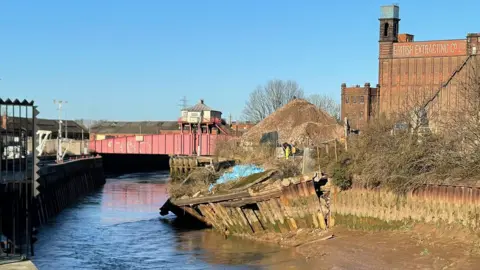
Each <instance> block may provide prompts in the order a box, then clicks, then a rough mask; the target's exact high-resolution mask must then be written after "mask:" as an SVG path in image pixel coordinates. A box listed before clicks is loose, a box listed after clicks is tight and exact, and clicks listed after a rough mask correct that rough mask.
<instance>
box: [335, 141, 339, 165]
mask: <svg viewBox="0 0 480 270" xmlns="http://www.w3.org/2000/svg"><path fill="white" fill-rule="evenodd" d="M335 161H336V162H338V154H337V139H335Z"/></svg>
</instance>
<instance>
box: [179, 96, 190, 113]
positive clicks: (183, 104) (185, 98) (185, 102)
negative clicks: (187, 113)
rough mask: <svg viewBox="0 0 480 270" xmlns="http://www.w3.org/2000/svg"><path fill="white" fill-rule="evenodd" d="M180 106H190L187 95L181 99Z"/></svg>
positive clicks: (183, 107)
mask: <svg viewBox="0 0 480 270" xmlns="http://www.w3.org/2000/svg"><path fill="white" fill-rule="evenodd" d="M180 102H181V103H180V106H181V107H182V110H183V109H186V108H187V107H188V105H187V97H186V96H183V98H182V99H180Z"/></svg>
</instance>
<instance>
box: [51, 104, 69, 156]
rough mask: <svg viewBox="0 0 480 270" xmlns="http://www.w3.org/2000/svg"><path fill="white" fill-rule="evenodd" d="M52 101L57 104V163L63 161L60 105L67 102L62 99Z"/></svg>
mask: <svg viewBox="0 0 480 270" xmlns="http://www.w3.org/2000/svg"><path fill="white" fill-rule="evenodd" d="M53 103H54V104H56V105H58V107H57V110H58V136H57V147H58V148H57V163H60V162H61V161H63V154H62V123H63V122H62V105H63V104H67V103H68V101H62V100H55V99H54V100H53Z"/></svg>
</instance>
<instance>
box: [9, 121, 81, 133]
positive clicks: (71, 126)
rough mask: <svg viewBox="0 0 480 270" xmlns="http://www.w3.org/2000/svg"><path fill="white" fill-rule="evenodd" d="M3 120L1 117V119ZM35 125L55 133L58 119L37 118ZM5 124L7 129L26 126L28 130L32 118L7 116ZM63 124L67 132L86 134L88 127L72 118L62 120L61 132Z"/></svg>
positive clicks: (30, 127) (39, 128)
mask: <svg viewBox="0 0 480 270" xmlns="http://www.w3.org/2000/svg"><path fill="white" fill-rule="evenodd" d="M2 122H3V119H2ZM36 124H37V127H38V130H46V131H51V132H53V133H56V132H57V131H58V120H55V119H43V118H37V122H36ZM7 126H9V128H8V129H17V128H19V127H27V128H28V129H29V131H31V129H32V119H28V118H19V117H7ZM65 126H66V127H67V132H68V133H78V134H80V133H82V130H83V132H84V134H88V129H86V128H85V127H83V126H82V125H80V124H78V123H77V122H75V121H74V120H63V124H62V132H65Z"/></svg>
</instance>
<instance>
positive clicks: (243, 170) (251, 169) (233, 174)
mask: <svg viewBox="0 0 480 270" xmlns="http://www.w3.org/2000/svg"><path fill="white" fill-rule="evenodd" d="M264 171H265V170H264V169H263V168H261V167H258V166H256V165H250V164H249V165H236V166H234V167H233V169H232V171H230V172H226V173H224V174H223V175H222V176H220V178H218V179H217V181H216V182H215V184H211V185H210V187H209V188H208V190H209V191H211V190H212V188H213V186H214V185H217V184H224V183H227V182H230V181H232V180H236V179H239V178H242V177H247V176H250V175H252V174H256V173H261V172H264Z"/></svg>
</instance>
